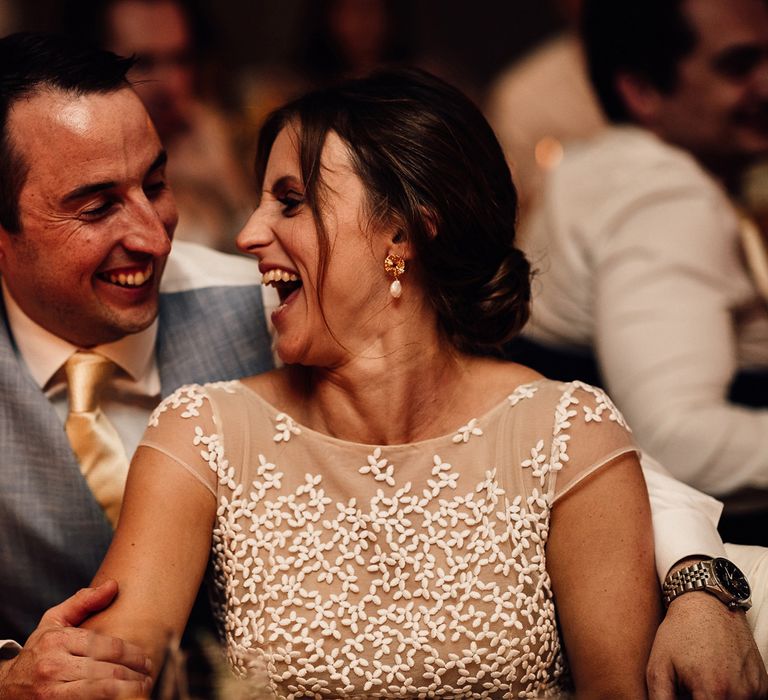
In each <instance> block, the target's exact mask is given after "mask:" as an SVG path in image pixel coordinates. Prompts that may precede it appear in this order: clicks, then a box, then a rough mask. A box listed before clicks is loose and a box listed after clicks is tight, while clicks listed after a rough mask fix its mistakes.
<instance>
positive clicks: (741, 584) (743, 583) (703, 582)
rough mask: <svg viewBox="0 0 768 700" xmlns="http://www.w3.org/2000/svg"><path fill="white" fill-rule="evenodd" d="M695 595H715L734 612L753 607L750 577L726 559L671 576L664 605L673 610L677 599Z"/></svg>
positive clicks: (696, 566)
mask: <svg viewBox="0 0 768 700" xmlns="http://www.w3.org/2000/svg"><path fill="white" fill-rule="evenodd" d="M691 591H706V592H707V593H711V594H712V595H714V596H715V597H716V598H718V600H720V601H722V602H723V603H725V604H726V605H727V606H728V607H729V608H731V609H732V610H734V609H740V610H749V609H750V608H751V607H752V601H751V600H750V595H751V594H752V591H751V590H750V588H749V583H748V582H747V579H746V577H745V576H744V574H742V573H741V570H740V569H739V567H737V566H736V564H734V563H733V562H732V561H729V560H728V559H723V558H722V557H717V558H716V559H707V560H705V561H700V562H696V563H695V564H691V565H690V566H684V567H683V568H682V569H678V570H677V571H675V572H674V573H672V574H669V575H668V576H667V578H666V579H665V581H664V585H663V586H662V592H663V594H664V605H665V606H667V607H669V604H670V603H671V602H672V601H673V600H674V599H675V598H677V597H678V596H681V595H683V594H684V593H690V592H691Z"/></svg>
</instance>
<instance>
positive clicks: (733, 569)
mask: <svg viewBox="0 0 768 700" xmlns="http://www.w3.org/2000/svg"><path fill="white" fill-rule="evenodd" d="M712 568H713V569H714V572H715V576H717V580H718V581H719V582H720V585H721V586H722V587H723V588H724V589H725V590H726V591H728V593H730V594H731V595H732V596H733V597H734V598H737V599H738V600H746V599H747V598H749V596H750V593H751V591H750V588H749V583H747V579H746V578H744V574H742V573H741V571H739V569H738V567H737V566H736V565H735V564H734V563H732V562H730V561H728V560H727V559H720V558H718V559H715V560H714V561H713V562H712Z"/></svg>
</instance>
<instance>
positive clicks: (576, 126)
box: [485, 0, 606, 235]
mask: <svg viewBox="0 0 768 700" xmlns="http://www.w3.org/2000/svg"><path fill="white" fill-rule="evenodd" d="M556 4H557V5H558V6H559V8H560V10H561V13H562V15H563V17H564V18H565V20H566V22H567V26H566V28H564V29H561V30H560V31H559V32H557V33H556V34H555V36H548V37H547V39H545V40H544V41H543V42H541V43H539V44H537V45H536V46H535V47H534V48H533V50H531V51H529V52H527V53H526V54H525V55H524V56H523V57H522V58H521V59H519V60H517V61H515V62H514V63H513V64H512V65H511V66H510V67H509V68H507V69H506V70H504V71H503V72H502V73H501V74H500V75H499V76H498V77H497V78H496V80H495V81H494V82H493V84H492V85H491V87H490V89H489V91H488V95H487V98H486V103H485V113H486V116H487V117H488V121H489V122H490V123H491V126H492V127H493V130H494V131H495V132H496V135H497V136H498V138H499V141H500V143H501V145H502V148H503V149H504V153H505V154H506V156H507V161H508V162H509V165H510V168H511V170H512V174H513V176H514V178H515V184H516V185H517V187H518V190H519V192H520V216H521V221H522V220H524V218H525V215H526V214H527V212H528V211H530V209H531V208H532V207H533V206H535V204H536V199H537V197H538V196H539V194H540V192H541V189H542V187H543V186H544V182H545V179H546V175H547V173H548V172H549V171H550V170H552V169H553V168H556V167H557V166H558V164H559V163H560V161H561V159H562V156H563V147H564V144H566V143H567V142H568V141H570V140H573V139H581V138H586V137H590V136H593V135H595V134H597V133H598V132H599V131H600V130H601V129H603V128H604V127H605V126H606V121H605V117H604V116H603V113H602V111H601V109H600V106H599V104H598V102H597V98H596V97H595V94H594V91H593V89H592V86H591V85H590V83H589V78H588V76H587V71H586V63H585V58H584V51H583V48H582V45H581V40H580V38H579V36H578V32H577V31H576V26H577V24H578V16H579V12H580V10H581V5H582V0H558V2H557V3H556ZM521 233H522V234H523V235H524V228H523V229H522V231H521Z"/></svg>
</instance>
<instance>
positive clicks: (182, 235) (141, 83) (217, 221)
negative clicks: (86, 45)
mask: <svg viewBox="0 0 768 700" xmlns="http://www.w3.org/2000/svg"><path fill="white" fill-rule="evenodd" d="M65 13H66V14H65V15H64V16H63V24H64V26H65V28H66V29H67V30H68V31H69V32H71V33H73V34H76V35H79V36H82V37H85V38H87V39H89V40H90V41H92V42H94V43H96V44H97V45H100V46H102V47H103V48H106V49H108V50H110V51H114V52H115V53H117V54H119V55H121V56H131V55H135V56H136V59H137V60H136V65H135V67H134V68H133V69H132V71H131V73H130V75H129V79H130V80H131V82H132V83H133V84H134V86H135V89H136V92H137V93H138V95H139V96H140V97H141V99H142V100H143V102H144V104H145V105H146V107H147V110H148V111H149V114H150V116H151V117H152V120H153V122H154V124H155V126H156V128H157V131H158V134H159V135H160V138H161V139H162V141H163V143H164V144H165V146H166V148H167V150H168V178H169V181H170V183H171V186H172V187H173V189H174V194H175V195H176V200H177V203H178V208H179V227H178V229H177V233H176V236H177V237H178V238H179V239H181V240H189V241H193V242H196V243H201V244H203V245H207V246H209V247H212V248H217V249H220V250H230V251H231V250H234V249H235V246H234V235H235V233H236V232H237V231H238V230H239V228H240V226H241V225H242V223H243V222H244V221H245V219H246V218H247V215H248V212H249V211H250V207H251V205H252V203H253V193H252V189H251V187H250V185H249V184H248V179H247V175H246V169H245V167H244V163H243V161H241V159H240V158H239V157H237V155H236V154H235V151H234V148H233V134H232V133H231V129H230V127H229V124H228V122H227V117H226V115H225V114H224V113H223V112H222V111H221V110H220V109H219V108H218V107H217V106H216V105H215V104H214V103H213V102H212V101H210V100H206V99H204V98H203V96H202V94H201V90H200V77H201V75H200V73H201V56H202V54H203V49H204V47H205V38H206V36H207V34H206V32H209V31H210V29H209V27H208V26H204V24H205V23H204V22H203V18H202V15H201V12H200V7H199V5H198V4H196V3H194V2H192V1H191V0H97V1H96V2H93V1H80V2H74V3H69V4H68V5H67V8H66V10H65Z"/></svg>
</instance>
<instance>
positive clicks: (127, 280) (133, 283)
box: [107, 263, 152, 287]
mask: <svg viewBox="0 0 768 700" xmlns="http://www.w3.org/2000/svg"><path fill="white" fill-rule="evenodd" d="M151 276H152V263H150V264H149V265H147V267H146V268H145V269H144V270H139V271H138V272H132V273H131V272H129V273H128V274H125V273H124V272H119V273H118V274H109V275H107V279H108V280H109V281H110V282H111V283H112V284H117V285H119V286H120V287H141V285H142V284H144V282H146V281H147V280H148V279H149V278H150V277H151Z"/></svg>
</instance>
